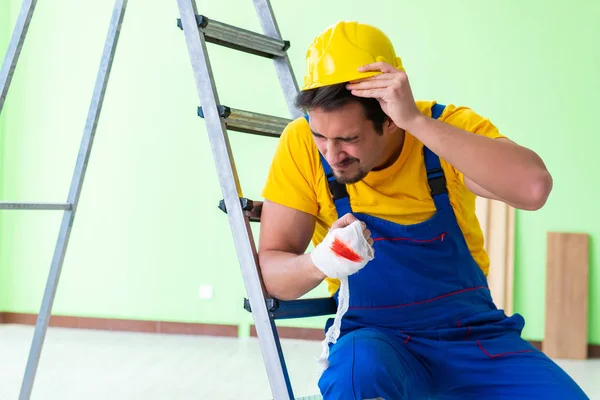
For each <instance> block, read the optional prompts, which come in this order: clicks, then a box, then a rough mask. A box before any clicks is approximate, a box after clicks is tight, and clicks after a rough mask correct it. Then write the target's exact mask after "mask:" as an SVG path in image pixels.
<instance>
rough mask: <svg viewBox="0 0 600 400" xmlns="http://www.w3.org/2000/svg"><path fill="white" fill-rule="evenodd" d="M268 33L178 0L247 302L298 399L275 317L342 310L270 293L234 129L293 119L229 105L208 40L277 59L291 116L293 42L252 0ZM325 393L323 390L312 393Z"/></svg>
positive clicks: (265, 1) (277, 382)
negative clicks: (223, 96) (222, 96)
mask: <svg viewBox="0 0 600 400" xmlns="http://www.w3.org/2000/svg"><path fill="white" fill-rule="evenodd" d="M253 2H254V6H255V9H256V12H257V14H258V17H259V20H260V24H261V26H262V29H263V32H264V34H259V33H256V32H252V31H249V30H246V29H242V28H239V27H235V26H232V25H228V24H225V23H222V22H218V21H214V20H212V19H209V18H207V17H206V16H204V15H199V14H198V12H197V8H196V3H195V0H177V3H178V5H179V12H180V19H179V20H178V26H179V28H181V29H182V30H183V31H184V33H185V39H186V43H187V47H188V53H189V56H190V61H191V64H192V69H193V73H194V78H195V83H196V89H197V91H198V97H199V100H200V105H201V106H200V107H199V108H198V115H199V116H200V117H202V118H204V119H205V121H206V129H207V133H208V137H209V140H210V143H211V147H212V153H213V158H214V161H215V166H216V170H217V174H218V177H219V183H220V186H221V191H222V194H223V197H224V199H223V200H221V202H220V204H219V208H221V210H222V211H224V212H226V213H227V214H228V217H229V225H230V228H231V232H232V235H233V239H234V244H235V247H236V251H237V255H238V260H239V263H240V267H241V269H242V275H243V279H244V284H245V287H246V292H247V294H248V297H249V299H245V304H244V307H245V308H246V310H248V311H250V312H252V316H253V319H254V325H255V327H256V332H257V336H258V340H259V344H260V348H261V351H262V355H263V360H264V363H265V367H266V370H267V376H268V379H269V383H270V385H271V391H272V394H273V396H274V398H275V400H290V399H294V394H293V391H292V387H291V383H290V379H289V376H288V372H287V368H286V365H285V361H284V357H283V352H282V349H281V344H280V341H279V337H278V334H277V328H276V325H275V319H282V318H301V317H308V316H318V315H328V314H335V312H336V304H335V300H334V299H333V298H331V297H329V298H322V299H302V300H294V301H279V300H277V299H274V298H270V297H269V295H268V293H267V292H266V290H265V287H264V284H263V282H262V279H261V276H260V271H259V268H258V256H257V252H256V248H255V243H254V240H253V237H252V231H251V229H250V222H253V221H260V210H261V208H262V204H261V203H260V202H253V201H252V200H249V199H246V198H243V197H241V196H242V195H241V194H242V189H241V186H240V182H239V178H238V175H237V171H236V168H235V162H234V159H233V154H232V151H231V147H230V144H229V138H228V135H227V130H234V131H239V132H246V133H251V134H256V135H263V136H270V137H279V136H280V135H281V132H282V131H283V129H284V128H285V126H286V125H287V124H288V123H289V122H290V120H289V119H284V118H279V117H273V116H268V115H264V114H258V113H254V112H251V111H244V110H237V109H233V108H230V107H228V106H225V105H222V104H220V102H219V96H218V93H217V88H216V84H215V80H214V77H213V73H212V69H211V65H210V60H209V56H208V50H207V44H206V43H207V42H208V43H214V44H218V45H222V46H226V47H229V48H232V49H235V50H239V51H243V52H246V53H250V54H254V55H257V56H261V57H266V58H271V59H273V63H274V66H275V71H276V73H277V77H278V78H279V82H280V85H281V88H282V90H283V94H284V96H285V100H286V103H287V106H288V110H289V113H290V115H291V117H292V118H298V117H301V116H302V115H303V114H302V113H301V111H300V110H298V109H297V108H296V107H295V105H294V100H295V97H296V94H297V93H298V85H297V83H296V79H295V77H294V73H293V70H292V66H291V64H290V61H289V58H288V55H287V53H286V51H287V49H288V47H289V42H287V41H284V40H282V38H281V34H280V32H279V28H278V26H277V22H276V20H275V15H274V13H273V10H272V8H271V4H270V3H269V0H253ZM312 398H313V399H320V397H319V396H315V397H312Z"/></svg>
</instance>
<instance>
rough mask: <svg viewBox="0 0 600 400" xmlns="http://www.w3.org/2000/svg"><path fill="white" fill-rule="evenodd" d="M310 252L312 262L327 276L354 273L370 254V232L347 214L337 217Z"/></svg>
mask: <svg viewBox="0 0 600 400" xmlns="http://www.w3.org/2000/svg"><path fill="white" fill-rule="evenodd" d="M331 228H332V229H330V231H329V233H328V234H327V236H325V238H324V239H323V241H322V242H321V243H319V245H317V247H316V248H315V250H314V251H313V252H312V253H311V260H312V262H313V264H314V265H315V266H316V267H317V268H318V269H319V270H321V271H322V272H323V273H324V274H325V275H326V276H328V277H330V278H342V277H346V276H349V275H352V274H355V273H356V272H358V271H359V270H361V269H362V268H363V267H364V266H365V265H366V264H367V263H368V262H369V261H371V260H372V259H373V257H374V251H373V247H372V244H373V240H372V239H371V232H370V231H369V230H368V229H367V228H366V225H365V223H364V222H362V221H359V220H358V219H356V217H354V216H353V215H351V214H346V215H344V216H343V217H342V218H340V219H339V220H337V221H336V222H335V223H334V224H333V225H332V226H331Z"/></svg>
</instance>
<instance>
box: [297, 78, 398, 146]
mask: <svg viewBox="0 0 600 400" xmlns="http://www.w3.org/2000/svg"><path fill="white" fill-rule="evenodd" d="M351 102H356V103H359V104H360V105H361V106H362V107H363V110H364V112H365V117H366V118H367V119H368V120H371V121H372V122H373V126H374V127H375V130H376V131H377V133H379V134H380V135H381V134H383V123H384V122H385V120H386V119H387V114H386V113H384V112H383V110H382V109H381V106H380V105H379V102H378V101H377V99H373V98H365V97H357V96H354V95H353V94H352V92H350V91H349V90H348V89H346V83H339V84H336V85H330V86H322V87H319V88H316V89H308V90H303V91H301V92H300V93H298V96H296V107H298V108H301V109H303V110H310V109H311V108H320V109H322V110H324V111H332V110H336V109H338V108H341V107H342V106H344V105H346V104H348V103H351Z"/></svg>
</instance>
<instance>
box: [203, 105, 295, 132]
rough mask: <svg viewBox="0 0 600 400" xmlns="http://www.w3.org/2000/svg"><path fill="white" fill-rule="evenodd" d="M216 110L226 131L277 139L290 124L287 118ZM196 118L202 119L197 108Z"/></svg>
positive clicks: (228, 109) (219, 107) (222, 109)
mask: <svg viewBox="0 0 600 400" xmlns="http://www.w3.org/2000/svg"><path fill="white" fill-rule="evenodd" d="M218 109H219V115H220V116H221V118H223V120H224V122H225V126H226V127H227V129H229V130H232V131H237V132H245V133H251V134H254V135H261V136H269V137H276V138H278V137H279V136H281V132H283V130H284V129H285V127H286V126H287V125H288V124H289V123H290V122H291V120H289V119H287V118H280V117H273V116H271V115H266V114H259V113H255V112H252V111H243V110H237V109H235V108H230V107H227V106H218ZM198 116H199V117H202V118H204V111H203V110H202V107H198Z"/></svg>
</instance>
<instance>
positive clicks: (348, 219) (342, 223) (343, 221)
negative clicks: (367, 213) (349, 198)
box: [331, 213, 357, 229]
mask: <svg viewBox="0 0 600 400" xmlns="http://www.w3.org/2000/svg"><path fill="white" fill-rule="evenodd" d="M354 221H357V219H356V217H355V216H354V215H352V214H350V213H348V214H344V215H343V216H342V218H340V219H338V220H337V221H335V222H334V223H333V225H331V229H337V228H344V227H346V226H348V225H350V224H351V223H353V222H354Z"/></svg>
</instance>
